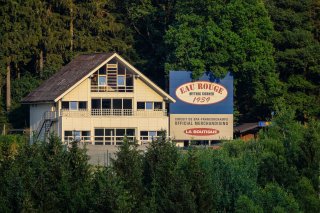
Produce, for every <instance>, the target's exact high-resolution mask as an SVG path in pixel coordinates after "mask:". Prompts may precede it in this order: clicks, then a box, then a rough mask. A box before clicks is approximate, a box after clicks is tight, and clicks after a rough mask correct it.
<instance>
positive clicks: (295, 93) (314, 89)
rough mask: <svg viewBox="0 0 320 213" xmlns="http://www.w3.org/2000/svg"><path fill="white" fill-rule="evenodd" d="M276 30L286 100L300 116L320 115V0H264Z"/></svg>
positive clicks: (274, 42) (278, 62)
mask: <svg viewBox="0 0 320 213" xmlns="http://www.w3.org/2000/svg"><path fill="white" fill-rule="evenodd" d="M265 2H266V7H267V9H268V11H269V14H270V16H271V20H272V21H273V22H274V28H275V30H276V33H275V34H274V35H275V36H274V38H273V44H274V46H275V48H276V52H275V60H276V66H277V71H278V73H279V74H280V80H281V81H282V82H283V83H284V85H285V91H284V99H285V100H284V101H285V103H286V106H291V107H292V108H293V109H294V110H295V111H296V114H297V117H298V119H299V120H302V121H305V120H308V119H310V118H312V117H313V118H314V117H317V118H319V112H320V108H319V106H320V102H319V100H320V97H319V92H318V91H319V85H320V84H319V80H320V78H319V76H320V67H319V62H320V54H319V53H320V51H319V50H320V43H319V34H318V32H319V31H318V30H319V25H318V24H317V23H318V12H316V11H318V8H319V2H318V1H317V0H306V1H295V0H283V1H277V0H265Z"/></svg>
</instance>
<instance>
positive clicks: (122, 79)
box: [117, 75, 126, 86]
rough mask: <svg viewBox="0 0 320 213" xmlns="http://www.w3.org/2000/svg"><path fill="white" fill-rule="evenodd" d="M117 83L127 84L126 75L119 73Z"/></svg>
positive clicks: (120, 84) (119, 84)
mask: <svg viewBox="0 0 320 213" xmlns="http://www.w3.org/2000/svg"><path fill="white" fill-rule="evenodd" d="M117 83H118V86H125V85H126V84H125V76H124V75H118V78H117Z"/></svg>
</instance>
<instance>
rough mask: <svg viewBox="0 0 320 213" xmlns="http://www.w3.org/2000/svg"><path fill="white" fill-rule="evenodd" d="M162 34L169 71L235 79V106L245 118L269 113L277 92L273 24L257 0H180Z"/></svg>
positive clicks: (196, 76)
mask: <svg viewBox="0 0 320 213" xmlns="http://www.w3.org/2000/svg"><path fill="white" fill-rule="evenodd" d="M176 10H177V12H176V16H175V22H174V24H173V25H172V26H171V27H170V28H169V30H168V31H167V33H166V42H167V45H168V46H169V47H170V50H169V52H168V58H167V65H166V66H167V68H166V69H167V71H169V70H191V71H192V72H193V78H195V79H197V78H199V77H200V76H202V74H203V73H204V72H205V71H211V72H213V74H214V75H215V76H217V77H223V76H224V75H225V74H226V73H227V72H231V73H232V74H233V75H234V77H235V99H236V108H237V110H239V111H240V114H242V115H244V117H245V118H246V119H247V120H248V119H250V118H251V119H252V118H253V119H256V118H258V117H261V118H264V119H265V117H266V116H270V114H269V113H270V110H272V109H273V107H274V105H275V104H276V100H277V95H278V94H279V92H280V90H281V85H280V84H279V82H278V76H277V74H276V73H275V70H274V68H275V67H274V60H273V47H272V43H271V38H272V35H273V28H272V22H271V21H270V19H269V17H268V14H267V11H266V9H265V8H264V5H263V4H262V3H261V1H260V0H247V1H240V0H232V1H227V2H226V1H213V0H201V1H178V3H177V8H176Z"/></svg>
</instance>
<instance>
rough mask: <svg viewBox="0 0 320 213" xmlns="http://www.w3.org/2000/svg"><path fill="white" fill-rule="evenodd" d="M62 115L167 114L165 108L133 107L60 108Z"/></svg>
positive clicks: (154, 115) (138, 115) (140, 115)
mask: <svg viewBox="0 0 320 213" xmlns="http://www.w3.org/2000/svg"><path fill="white" fill-rule="evenodd" d="M61 116H63V117H112V116H117V117H119V116H136V117H162V116H167V110H166V109H160V110H133V109H91V110H77V111H72V110H61Z"/></svg>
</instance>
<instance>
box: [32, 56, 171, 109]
mask: <svg viewBox="0 0 320 213" xmlns="http://www.w3.org/2000/svg"><path fill="white" fill-rule="evenodd" d="M114 57H117V58H118V59H119V60H120V61H122V62H123V63H124V64H125V65H126V66H128V67H129V68H130V69H132V70H133V72H135V74H137V75H139V76H140V79H141V80H143V81H144V82H145V83H146V84H147V85H149V86H150V87H151V88H153V89H154V90H155V91H156V92H157V93H159V94H160V95H161V96H162V97H163V98H165V99H166V100H168V101H170V102H173V103H175V102H176V100H175V99H174V98H172V97H171V96H170V95H169V94H168V93H166V92H165V91H163V90H162V89H161V88H160V87H159V86H157V85H156V84H155V83H153V82H152V81H151V80H150V79H149V78H148V77H146V76H145V75H144V74H142V73H141V72H140V71H139V70H137V69H136V68H135V67H134V66H132V65H131V64H130V63H128V62H127V61H126V60H125V59H124V58H122V57H121V56H120V55H118V54H117V53H114V54H112V55H111V56H110V57H109V58H108V59H106V60H105V61H103V62H102V63H101V64H100V65H99V66H97V67H96V68H94V69H93V70H91V71H90V72H89V73H88V74H87V75H86V76H84V77H83V78H82V79H81V80H80V81H78V82H77V83H75V84H74V85H73V86H71V87H70V88H69V89H68V90H66V91H65V92H63V93H62V94H61V95H59V96H58V97H57V98H56V99H55V100H54V102H57V101H58V100H60V99H61V98H62V97H63V96H65V95H66V94H68V93H69V92H70V91H72V90H73V89H74V88H75V87H77V86H78V85H79V84H81V83H82V82H83V81H84V80H85V79H87V78H89V77H90V76H91V75H92V74H93V73H95V72H96V71H97V70H99V69H100V68H101V67H102V66H103V65H104V64H106V63H108V62H109V61H110V60H111V59H113V58H114ZM37 103H38V102H37ZM31 104H32V103H31Z"/></svg>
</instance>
